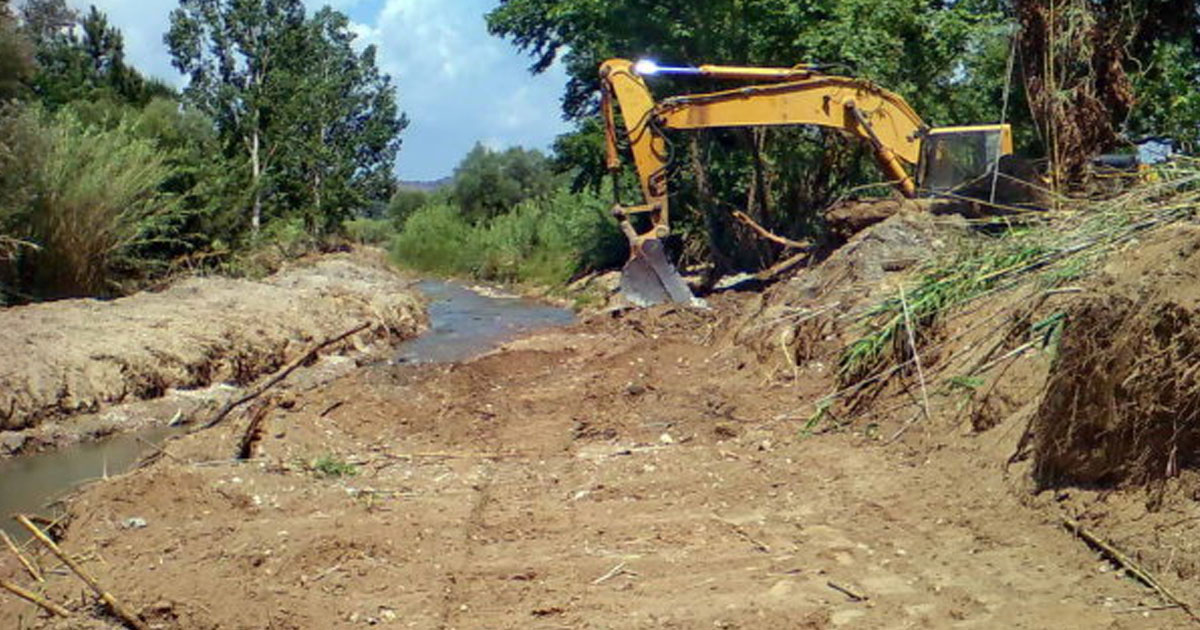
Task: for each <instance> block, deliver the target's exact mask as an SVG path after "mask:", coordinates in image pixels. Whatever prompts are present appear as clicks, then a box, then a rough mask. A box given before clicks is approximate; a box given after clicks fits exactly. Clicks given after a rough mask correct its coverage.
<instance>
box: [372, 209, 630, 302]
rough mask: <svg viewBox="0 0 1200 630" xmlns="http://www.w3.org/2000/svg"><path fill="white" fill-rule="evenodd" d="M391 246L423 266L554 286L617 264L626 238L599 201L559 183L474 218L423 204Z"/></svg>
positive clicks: (397, 255)
mask: <svg viewBox="0 0 1200 630" xmlns="http://www.w3.org/2000/svg"><path fill="white" fill-rule="evenodd" d="M392 253H393V256H394V257H395V258H396V259H397V260H398V261H399V262H401V263H402V264H405V265H408V266H411V267H414V268H417V269H420V270H423V271H428V272H434V273H441V274H458V275H467V276H471V277H473V278H477V279H481V280H493V281H499V282H509V283H534V284H541V285H551V286H553V285H561V284H564V283H566V282H567V281H568V280H570V279H571V277H573V276H575V275H577V274H579V273H580V272H583V271H586V270H589V269H598V268H602V267H608V266H611V265H615V264H618V263H619V262H620V261H621V260H622V259H623V258H624V256H625V244H624V239H623V237H622V236H621V233H620V232H619V231H618V230H617V228H616V225H615V224H614V223H613V221H612V219H610V218H609V217H608V213H607V211H606V205H605V204H604V203H603V202H602V201H600V200H599V199H598V198H597V197H594V196H591V195H587V194H572V193H569V192H567V191H565V190H559V191H558V192H556V193H555V194H554V195H552V196H550V197H549V198H547V199H544V200H531V201H525V202H523V203H520V204H517V205H516V206H515V207H513V208H511V209H510V211H509V212H507V213H504V214H500V215H497V216H495V217H494V218H492V219H491V220H489V221H486V222H483V223H479V224H475V225H472V224H470V223H468V222H467V221H466V220H465V219H463V217H462V215H461V213H460V212H459V210H458V209H457V208H456V207H454V206H452V205H449V204H433V205H429V206H425V207H423V208H421V209H419V210H417V211H416V212H415V213H414V214H413V215H412V216H410V217H409V219H408V221H407V222H406V223H405V226H404V230H403V231H402V232H401V233H400V234H399V235H397V237H396V238H395V239H393V241H392Z"/></svg>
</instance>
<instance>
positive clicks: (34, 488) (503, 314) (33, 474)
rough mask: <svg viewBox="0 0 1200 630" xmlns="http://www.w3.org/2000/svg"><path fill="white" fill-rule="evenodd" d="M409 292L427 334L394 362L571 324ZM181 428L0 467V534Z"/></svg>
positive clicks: (450, 293)
mask: <svg viewBox="0 0 1200 630" xmlns="http://www.w3.org/2000/svg"><path fill="white" fill-rule="evenodd" d="M417 289H419V290H420V292H421V293H422V294H423V295H424V296H425V298H426V300H427V302H428V314H429V328H428V329H427V330H426V331H425V332H424V333H423V334H421V335H420V336H418V337H415V338H413V339H410V340H408V341H405V342H402V343H400V344H399V345H398V346H396V348H395V352H394V355H393V358H392V359H391V361H392V362H395V363H443V362H453V361H462V360H465V359H469V358H470V357H472V356H475V355H478V354H482V353H484V352H487V351H489V350H492V349H494V348H495V347H497V346H499V345H500V344H503V343H504V342H506V341H509V340H511V339H513V338H515V337H517V336H520V335H522V334H525V333H528V332H532V331H534V330H538V329H541V328H547V327H552V326H562V325H566V324H570V323H571V322H572V321H574V314H573V313H572V312H571V311H570V310H567V309H564V308H559V307H556V306H551V305H548V304H546V303H543V302H539V301H537V300H531V299H527V298H522V297H519V296H514V295H508V294H505V293H503V292H502V291H500V290H498V289H495V288H492V287H480V286H474V287H472V286H467V285H464V284H461V283H458V282H454V281H444V280H434V279H428V280H422V281H421V282H419V283H418V284H417ZM185 430H186V429H185V428H182V427H161V426H160V427H154V428H150V429H143V430H139V431H134V432H130V433H123V434H119V435H115V436H112V437H108V438H105V439H102V440H98V441H93V442H86V443H81V444H74V445H71V446H67V447H63V448H60V449H56V450H53V451H50V452H46V453H36V454H30V455H22V456H18V457H13V458H10V459H8V460H5V461H0V515H2V516H3V518H0V528H2V529H4V530H5V531H7V532H9V533H10V534H13V535H17V536H22V535H23V532H22V531H20V528H19V527H18V526H17V525H16V524H15V523H14V522H13V521H12V519H11V518H9V516H10V515H11V514H14V513H18V512H24V513H29V512H34V513H45V512H46V511H47V505H48V504H49V503H52V502H53V501H54V500H55V499H56V498H58V497H60V496H62V495H64V494H66V493H67V492H69V491H70V490H71V489H73V488H74V487H76V486H77V485H79V484H81V483H85V482H87V481H91V480H95V479H103V478H105V477H108V476H111V475H117V474H121V473H123V472H126V471H128V470H129V469H130V468H131V467H132V466H134V465H136V464H137V462H138V461H140V460H141V459H142V458H144V457H145V456H147V455H149V454H151V453H152V452H154V451H155V450H157V449H158V447H159V445H160V444H161V443H162V442H163V441H164V440H167V439H169V438H170V437H171V436H173V435H178V434H179V433H181V432H183V431H185Z"/></svg>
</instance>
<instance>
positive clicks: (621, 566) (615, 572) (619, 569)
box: [592, 562, 625, 585]
mask: <svg viewBox="0 0 1200 630" xmlns="http://www.w3.org/2000/svg"><path fill="white" fill-rule="evenodd" d="M624 570H625V563H624V562H622V563H620V564H618V565H617V566H615V567H613V568H611V569H609V570H608V573H605V574H604V575H601V576H600V577H598V578H596V579H594V580H592V584H593V585H595V584H603V583H605V582H607V581H609V580H611V579H613V578H615V577H617V576H618V575H620V574H621V573H622V572H623V571H624Z"/></svg>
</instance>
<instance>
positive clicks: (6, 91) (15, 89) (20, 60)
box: [0, 0, 36, 106]
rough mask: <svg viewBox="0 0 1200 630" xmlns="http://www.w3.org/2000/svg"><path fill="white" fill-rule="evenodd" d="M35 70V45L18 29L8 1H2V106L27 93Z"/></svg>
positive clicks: (0, 25) (0, 82)
mask: <svg viewBox="0 0 1200 630" xmlns="http://www.w3.org/2000/svg"><path fill="white" fill-rule="evenodd" d="M35 70H36V66H35V65H34V62H33V45H32V44H31V43H30V42H29V40H28V39H27V38H26V37H25V35H24V33H22V32H21V30H20V29H19V28H18V25H17V21H16V18H15V17H14V16H13V14H12V11H11V10H10V9H9V6H8V0H0V106H3V103H4V102H5V101H8V100H11V99H14V98H16V97H18V96H20V95H21V94H22V93H24V92H25V85H26V83H27V82H28V81H29V80H30V79H31V78H33V74H34V71H35Z"/></svg>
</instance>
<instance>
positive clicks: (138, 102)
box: [22, 0, 173, 109]
mask: <svg viewBox="0 0 1200 630" xmlns="http://www.w3.org/2000/svg"><path fill="white" fill-rule="evenodd" d="M22 21H23V23H24V30H25V32H26V33H27V34H28V36H29V38H30V39H31V40H32V41H33V42H34V44H35V47H36V57H37V65H38V72H37V74H36V76H35V77H34V78H33V80H32V84H33V90H34V92H35V93H36V94H37V96H38V99H39V100H40V101H41V103H42V104H43V105H45V106H47V107H49V108H51V109H57V108H59V107H62V106H64V105H66V104H68V103H72V102H81V101H87V102H93V103H94V102H97V101H112V102H113V103H116V104H119V105H133V106H135V107H142V106H145V105H146V104H147V103H149V102H150V100H151V99H153V98H155V97H159V96H171V95H172V94H173V91H172V89H171V88H170V87H169V86H167V85H166V84H164V83H162V82H160V81H156V80H152V79H146V78H145V77H143V76H142V75H141V74H140V73H139V72H138V71H137V70H135V69H134V68H132V67H130V66H129V65H127V64H126V63H125V41H124V37H123V36H122V35H121V32H120V30H118V29H117V28H116V27H115V26H112V25H111V24H110V23H109V22H108V16H106V15H105V14H104V13H102V12H101V11H100V10H98V9H97V8H96V7H95V6H94V5H93V6H92V7H91V8H90V9H89V10H88V12H87V13H84V14H80V13H78V12H76V11H74V10H72V9H71V8H69V7H68V6H67V5H66V4H65V3H64V2H63V0H28V2H27V3H26V4H25V5H24V7H23V8H22Z"/></svg>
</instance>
